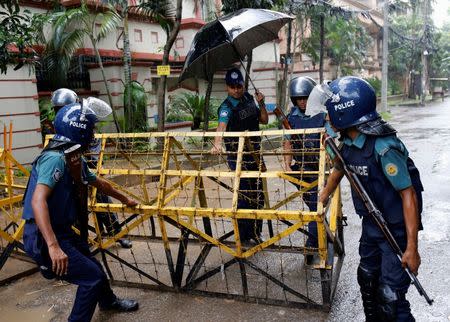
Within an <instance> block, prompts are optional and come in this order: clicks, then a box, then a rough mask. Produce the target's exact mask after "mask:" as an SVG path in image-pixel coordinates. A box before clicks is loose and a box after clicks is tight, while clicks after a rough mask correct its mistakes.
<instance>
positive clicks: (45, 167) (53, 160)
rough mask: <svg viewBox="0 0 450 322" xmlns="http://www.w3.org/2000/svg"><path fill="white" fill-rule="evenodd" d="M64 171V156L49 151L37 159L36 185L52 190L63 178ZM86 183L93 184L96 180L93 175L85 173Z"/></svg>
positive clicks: (88, 172)
mask: <svg viewBox="0 0 450 322" xmlns="http://www.w3.org/2000/svg"><path fill="white" fill-rule="evenodd" d="M65 169H66V166H65V161H64V156H63V154H62V153H61V152H58V151H49V152H47V153H45V154H44V155H42V157H40V158H39V160H38V162H37V164H36V171H37V173H38V179H37V183H38V184H39V183H41V184H45V185H46V186H48V187H49V188H51V189H53V188H54V187H55V185H56V183H58V181H59V180H60V179H61V178H62V177H63V175H64V171H65ZM84 179H85V180H86V181H88V182H93V181H95V179H96V176H95V174H93V173H92V172H90V171H86V177H85V178H84Z"/></svg>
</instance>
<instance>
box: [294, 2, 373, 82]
mask: <svg viewBox="0 0 450 322" xmlns="http://www.w3.org/2000/svg"><path fill="white" fill-rule="evenodd" d="M320 16H324V17H325V20H324V29H325V30H324V31H325V44H324V45H325V53H326V56H328V58H331V61H332V63H333V64H335V65H337V66H338V74H347V73H351V69H350V68H347V67H348V66H351V65H356V66H358V67H362V66H363V63H364V59H365V57H366V53H367V48H368V46H369V44H370V42H371V38H370V36H369V35H368V33H367V31H366V29H365V28H364V27H363V26H362V25H361V23H360V22H359V20H358V18H357V17H356V16H353V15H351V14H350V13H349V12H346V11H341V10H339V9H336V8H329V7H327V6H322V5H316V6H314V7H309V8H306V10H304V11H303V12H301V13H300V17H299V18H300V20H303V21H305V20H308V21H309V22H310V28H311V36H310V37H309V38H306V39H305V40H304V41H303V42H302V45H301V46H302V50H303V52H305V53H306V54H308V55H309V56H310V57H311V59H312V61H313V64H317V63H318V62H319V52H320V25H319V23H320ZM339 71H340V72H339ZM338 76H339V75H338Z"/></svg>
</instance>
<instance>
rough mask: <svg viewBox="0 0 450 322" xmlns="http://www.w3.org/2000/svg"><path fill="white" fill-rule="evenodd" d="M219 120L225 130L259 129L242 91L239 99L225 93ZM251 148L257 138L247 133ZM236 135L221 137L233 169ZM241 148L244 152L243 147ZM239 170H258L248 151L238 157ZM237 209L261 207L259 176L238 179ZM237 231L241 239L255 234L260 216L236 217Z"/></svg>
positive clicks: (256, 146) (257, 145)
mask: <svg viewBox="0 0 450 322" xmlns="http://www.w3.org/2000/svg"><path fill="white" fill-rule="evenodd" d="M218 114H219V123H225V124H226V125H227V128H226V131H227V132H230V131H232V132H242V131H259V115H260V111H259V108H258V107H257V106H256V104H255V101H254V100H253V96H252V95H250V94H249V93H247V92H246V93H244V95H243V97H242V98H241V99H235V98H233V97H231V96H228V97H227V98H226V99H225V100H224V101H223V103H222V104H221V106H220V107H219V110H218ZM250 140H251V142H250V143H251V144H252V146H253V150H254V151H256V153H258V151H259V149H260V143H261V138H259V137H251V138H250ZM238 141H239V138H237V137H225V138H224V142H225V147H226V150H227V152H228V153H227V162H228V165H229V167H230V169H231V170H233V171H234V170H236V158H237V150H238ZM244 151H247V152H248V148H247V147H245V148H244ZM242 170H244V171H258V170H259V164H258V163H257V161H256V160H255V158H254V157H253V156H252V154H250V153H244V155H243V159H242ZM239 192H240V194H239V198H238V205H237V208H238V209H261V208H263V207H264V195H263V192H262V181H261V179H259V178H241V180H240V183H239ZM238 226H239V234H240V237H241V240H243V241H247V240H250V239H252V238H259V236H260V234H261V229H262V221H261V220H253V219H239V220H238Z"/></svg>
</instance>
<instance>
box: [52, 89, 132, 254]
mask: <svg viewBox="0 0 450 322" xmlns="http://www.w3.org/2000/svg"><path fill="white" fill-rule="evenodd" d="M78 101H79V98H78V95H77V94H76V93H75V92H74V91H72V90H71V89H68V88H60V89H57V90H56V91H54V92H53V93H52V98H51V103H52V105H53V110H54V111H55V114H56V113H58V111H59V110H60V109H61V108H63V107H64V106H66V105H69V104H73V103H76V102H78ZM46 128H48V127H47V126H46ZM54 133H55V129H54V128H53V124H51V129H48V130H47V131H46V134H54ZM100 147H101V146H100V141H98V140H95V141H93V143H92V144H91V146H90V148H89V150H90V152H91V154H90V155H89V158H88V164H89V167H90V168H96V167H97V160H96V159H95V157H96V156H98V153H99V151H100ZM97 158H98V157H97ZM97 202H101V203H111V198H109V197H108V196H106V195H104V194H102V193H100V192H97ZM96 215H97V219H98V222H99V224H100V226H101V227H104V228H105V229H106V231H107V233H108V234H109V235H111V236H113V235H115V234H117V233H118V232H119V231H120V223H119V217H118V216H117V214H115V213H108V212H99V213H96ZM117 242H118V243H119V244H120V246H122V248H131V247H132V246H133V244H132V242H131V240H129V239H127V238H120V239H118V240H117Z"/></svg>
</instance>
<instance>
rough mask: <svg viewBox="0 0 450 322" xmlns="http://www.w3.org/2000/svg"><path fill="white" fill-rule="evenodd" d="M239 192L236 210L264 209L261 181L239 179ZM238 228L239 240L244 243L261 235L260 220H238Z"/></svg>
mask: <svg viewBox="0 0 450 322" xmlns="http://www.w3.org/2000/svg"><path fill="white" fill-rule="evenodd" d="M239 192H240V195H239V198H238V204H237V209H261V208H263V207H264V194H263V192H262V180H261V179H255V178H241V181H240V183H239ZM241 194H242V195H241ZM238 227H239V235H240V238H241V240H243V241H246V240H249V239H251V238H254V237H259V236H260V235H261V231H262V220H259V219H258V220H255V219H239V220H238Z"/></svg>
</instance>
